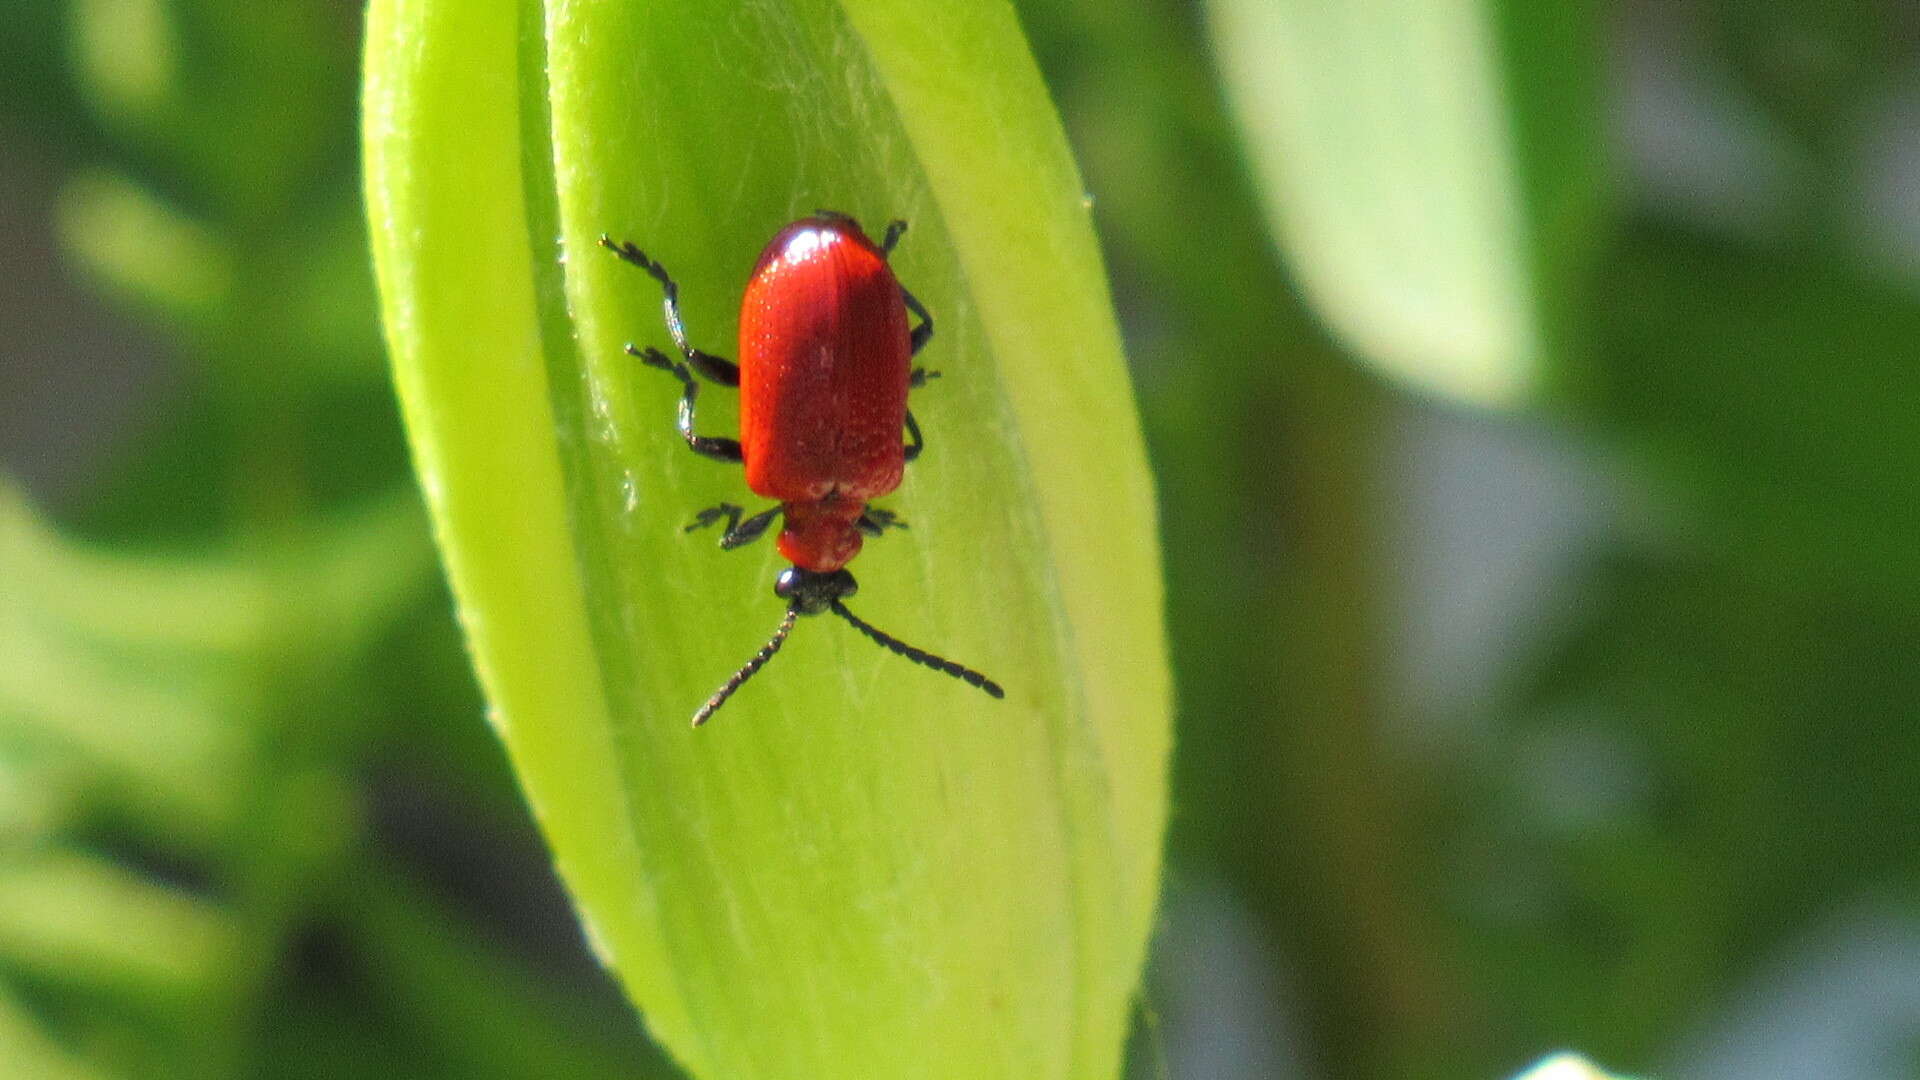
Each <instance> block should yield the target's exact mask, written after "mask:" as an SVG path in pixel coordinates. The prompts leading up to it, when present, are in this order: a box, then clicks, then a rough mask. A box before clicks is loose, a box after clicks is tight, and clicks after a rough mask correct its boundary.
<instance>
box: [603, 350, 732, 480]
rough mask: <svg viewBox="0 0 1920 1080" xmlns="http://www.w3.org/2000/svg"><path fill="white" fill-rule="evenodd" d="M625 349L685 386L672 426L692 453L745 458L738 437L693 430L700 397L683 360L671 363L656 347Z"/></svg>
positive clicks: (730, 460)
mask: <svg viewBox="0 0 1920 1080" xmlns="http://www.w3.org/2000/svg"><path fill="white" fill-rule="evenodd" d="M627 353H628V354H629V355H631V356H636V357H638V358H639V359H640V362H641V363H643V364H645V365H647V366H648V367H651V368H659V369H660V370H661V371H664V372H666V373H667V374H669V375H671V376H673V377H674V378H676V379H679V380H680V385H681V386H682V387H684V388H685V389H684V390H683V392H682V393H681V394H680V413H679V416H678V418H677V420H676V421H675V425H674V426H676V427H677V428H679V429H680V437H681V438H683V439H685V440H687V446H688V447H690V448H691V449H692V450H693V452H694V453H696V454H699V455H700V456H701V457H710V458H712V459H713V460H715V461H725V462H730V463H732V464H735V465H738V464H740V463H741V462H742V461H743V460H745V459H743V458H742V457H741V456H740V443H739V441H738V440H736V439H722V438H716V437H713V436H708V435H696V434H694V432H693V406H694V403H695V402H696V401H698V400H699V398H700V384H699V383H697V382H694V381H693V376H692V375H691V374H689V373H688V371H687V366H686V365H685V364H676V363H674V362H673V361H671V360H669V359H667V354H666V353H663V352H661V351H660V350H659V349H655V348H646V349H641V348H636V347H634V346H632V345H629V346H627Z"/></svg>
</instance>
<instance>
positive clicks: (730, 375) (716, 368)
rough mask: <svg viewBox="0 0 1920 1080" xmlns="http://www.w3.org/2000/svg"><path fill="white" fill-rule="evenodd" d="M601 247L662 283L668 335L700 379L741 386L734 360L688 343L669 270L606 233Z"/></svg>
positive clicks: (601, 238) (678, 293) (630, 243)
mask: <svg viewBox="0 0 1920 1080" xmlns="http://www.w3.org/2000/svg"><path fill="white" fill-rule="evenodd" d="M600 246H601V247H603V248H606V249H607V250H608V251H611V252H613V253H614V254H615V255H618V256H619V257H620V258H621V259H622V260H623V261H625V262H628V263H631V264H632V265H634V266H637V267H639V268H640V269H642V270H645V271H646V272H647V274H648V276H650V277H652V278H653V280H655V281H657V282H659V283H660V290H661V292H663V293H664V294H665V295H666V303H665V308H666V313H667V333H669V334H671V335H673V344H674V347H676V348H678V349H679V350H680V355H681V356H684V357H686V358H687V366H688V367H691V368H692V369H693V370H694V371H697V372H699V373H700V376H701V378H704V379H706V380H707V381H708V382H713V383H718V384H720V385H721V386H739V385H740V367H739V365H737V364H735V363H734V362H733V361H731V360H726V359H723V358H721V357H718V356H715V355H713V354H712V353H708V352H701V351H700V350H699V349H696V348H694V347H693V343H692V342H690V341H688V340H687V328H686V325H685V324H684V323H682V322H681V321H680V286H678V285H676V284H674V281H673V278H672V277H671V276H669V275H668V274H667V268H666V267H664V266H661V265H660V264H659V263H657V262H654V261H653V260H652V259H650V258H648V257H647V253H646V252H644V251H641V250H640V249H639V248H637V247H635V246H634V245H633V242H632V241H629V240H621V241H615V240H614V239H613V237H611V236H608V235H607V234H605V233H601V234H600Z"/></svg>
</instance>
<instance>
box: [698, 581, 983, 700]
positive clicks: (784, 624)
mask: <svg viewBox="0 0 1920 1080" xmlns="http://www.w3.org/2000/svg"><path fill="white" fill-rule="evenodd" d="M799 617H800V608H799V607H798V606H797V605H789V606H788V608H787V615H786V617H785V618H783V619H781V620H780V629H778V630H775V631H774V632H773V636H772V637H771V638H768V639H767V643H766V644H765V645H762V646H760V651H759V652H757V653H754V654H753V659H751V660H748V661H747V662H746V663H745V664H743V665H741V667H740V670H739V671H736V672H734V673H733V677H732V678H730V679H728V680H727V681H726V682H725V683H724V684H722V685H721V687H720V689H718V690H715V691H714V692H713V696H712V697H710V698H708V699H707V703H706V704H705V705H702V706H700V711H699V712H697V713H694V714H693V726H694V727H699V726H700V725H701V724H704V723H706V722H707V721H708V720H711V719H712V718H713V714H714V713H716V712H719V711H720V706H722V705H725V704H726V703H727V699H728V698H730V697H732V696H733V692H734V691H735V690H738V689H740V688H741V687H742V686H744V685H746V681H747V680H748V679H751V678H753V673H754V672H756V671H759V670H760V669H761V668H763V667H766V666H767V661H769V660H771V659H773V654H774V653H777V652H779V651H780V646H782V645H785V644H786V643H787V635H788V634H790V633H792V632H793V621H794V620H795V619H798V618H799ZM996 689H997V688H996ZM995 696H996V697H997V696H999V695H995Z"/></svg>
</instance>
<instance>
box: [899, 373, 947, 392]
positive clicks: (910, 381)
mask: <svg viewBox="0 0 1920 1080" xmlns="http://www.w3.org/2000/svg"><path fill="white" fill-rule="evenodd" d="M939 377H940V373H939V372H937V371H929V370H928V369H926V368H923V367H917V368H914V369H913V371H912V373H911V374H909V375H908V376H907V389H909V390H918V389H920V388H921V387H923V386H925V385H927V383H929V382H931V381H932V380H934V379H937V378H939Z"/></svg>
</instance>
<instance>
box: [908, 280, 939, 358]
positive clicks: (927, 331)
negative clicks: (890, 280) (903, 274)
mask: <svg viewBox="0 0 1920 1080" xmlns="http://www.w3.org/2000/svg"><path fill="white" fill-rule="evenodd" d="M900 296H901V298H902V299H904V300H905V301H906V302H907V310H908V311H911V312H913V313H914V314H915V315H918V316H920V325H919V326H916V327H914V328H913V333H912V334H911V335H910V336H909V337H908V338H907V340H908V342H910V343H911V344H910V347H909V348H908V349H907V355H908V356H913V355H916V354H918V353H919V352H920V350H921V349H923V348H925V347H926V344H927V342H929V341H931V340H933V316H931V315H929V314H927V308H926V305H924V304H922V303H921V302H920V301H919V299H918V298H917V297H915V296H914V295H913V294H912V293H910V292H908V291H907V287H906V286H905V285H902V286H900Z"/></svg>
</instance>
